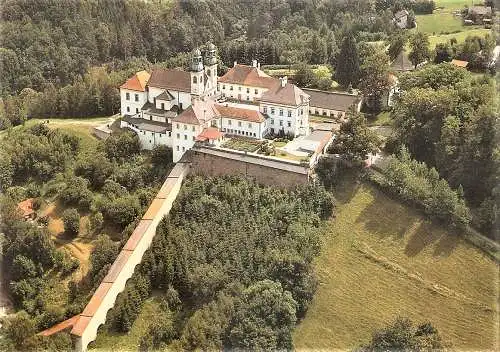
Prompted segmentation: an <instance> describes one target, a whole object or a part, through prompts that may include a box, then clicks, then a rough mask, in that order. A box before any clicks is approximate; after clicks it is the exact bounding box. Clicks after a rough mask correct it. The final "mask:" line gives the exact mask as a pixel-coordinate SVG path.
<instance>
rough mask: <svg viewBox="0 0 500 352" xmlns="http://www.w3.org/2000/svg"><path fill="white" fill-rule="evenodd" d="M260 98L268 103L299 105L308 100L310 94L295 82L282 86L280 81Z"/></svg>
mask: <svg viewBox="0 0 500 352" xmlns="http://www.w3.org/2000/svg"><path fill="white" fill-rule="evenodd" d="M260 100H261V101H263V102H267V103H276V104H285V105H291V106H298V105H300V104H302V103H305V102H306V101H308V100H309V95H308V94H306V93H304V91H303V90H302V89H300V88H299V87H297V86H296V85H295V84H290V83H287V84H285V86H284V87H282V86H281V83H280V82H278V84H276V85H274V87H272V88H270V89H269V90H268V91H267V92H265V93H264V94H262V97H261V98H260Z"/></svg>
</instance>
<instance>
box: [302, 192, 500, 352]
mask: <svg viewBox="0 0 500 352" xmlns="http://www.w3.org/2000/svg"><path fill="white" fill-rule="evenodd" d="M339 189H340V190H341V191H340V192H337V193H336V197H337V199H338V201H339V208H338V212H337V216H336V219H334V220H332V221H331V223H330V229H329V231H328V233H327V235H326V237H325V240H324V246H323V251H322V254H321V255H320V257H319V259H318V260H317V262H316V268H317V271H316V272H317V275H318V278H319V287H318V291H317V292H316V294H315V297H314V299H313V301H312V304H311V306H310V308H309V310H308V312H307V314H306V316H305V318H304V319H303V321H302V322H300V324H299V325H298V326H297V328H296V330H295V334H294V345H295V347H296V348H297V349H298V350H306V349H313V350H321V349H331V348H337V349H342V350H344V349H351V348H354V347H357V346H359V345H360V344H362V343H366V342H367V341H368V340H369V338H370V336H371V334H372V332H373V331H374V330H376V329H380V328H381V327H383V326H384V325H385V324H386V323H388V322H390V321H392V320H394V319H395V318H396V317H397V316H398V315H400V316H407V317H409V318H411V319H412V320H414V321H416V322H423V321H431V322H432V324H434V325H435V326H436V327H437V328H438V330H439V331H440V333H441V335H442V337H443V338H444V340H445V341H447V342H448V343H450V344H451V345H452V346H453V347H454V348H455V349H460V350H498V348H499V345H498V338H497V336H496V332H498V306H497V303H498V288H499V286H498V284H499V283H498V266H497V264H496V263H495V262H494V261H493V260H491V259H490V258H489V257H487V256H486V255H485V254H484V253H483V252H482V251H480V250H479V249H477V248H475V247H473V246H471V245H470V244H468V243H466V242H465V241H464V240H462V239H461V238H460V237H458V236H457V235H456V234H455V233H453V232H450V231H448V230H446V229H444V228H442V227H440V226H439V225H436V224H433V223H431V222H430V221H428V220H426V219H424V218H423V217H422V216H421V215H420V214H419V213H417V212H416V211H414V210H413V209H409V208H408V207H407V206H405V205H403V204H401V203H399V202H397V201H395V200H392V199H390V198H388V197H387V196H385V195H384V194H383V193H381V192H380V191H378V190H377V189H375V188H373V187H372V186H370V185H367V184H362V183H361V184H351V185H344V186H342V187H340V188H339Z"/></svg>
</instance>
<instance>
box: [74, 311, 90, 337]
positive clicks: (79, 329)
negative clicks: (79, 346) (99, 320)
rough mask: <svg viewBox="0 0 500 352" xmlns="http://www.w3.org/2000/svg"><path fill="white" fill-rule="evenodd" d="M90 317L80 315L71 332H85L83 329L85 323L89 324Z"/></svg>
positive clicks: (85, 325) (75, 333)
mask: <svg viewBox="0 0 500 352" xmlns="http://www.w3.org/2000/svg"><path fill="white" fill-rule="evenodd" d="M90 319H92V317H84V316H81V315H80V317H79V318H78V320H77V321H76V323H75V325H74V326H73V329H72V330H71V334H72V335H76V336H82V335H83V333H84V332H85V329H86V328H87V325H89V323H90Z"/></svg>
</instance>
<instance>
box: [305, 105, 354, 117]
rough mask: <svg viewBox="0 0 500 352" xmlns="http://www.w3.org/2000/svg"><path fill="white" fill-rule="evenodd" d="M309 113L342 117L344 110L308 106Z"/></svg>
mask: <svg viewBox="0 0 500 352" xmlns="http://www.w3.org/2000/svg"><path fill="white" fill-rule="evenodd" d="M309 113H310V114H312V115H319V116H326V117H331V118H336V117H344V116H345V112H344V111H339V110H331V109H323V108H317V107H314V106H310V107H309Z"/></svg>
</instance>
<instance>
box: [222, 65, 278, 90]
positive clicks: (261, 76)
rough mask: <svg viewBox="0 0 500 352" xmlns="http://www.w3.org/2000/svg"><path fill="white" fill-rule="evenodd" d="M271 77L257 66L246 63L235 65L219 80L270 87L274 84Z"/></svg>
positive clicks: (273, 79) (274, 79)
mask: <svg viewBox="0 0 500 352" xmlns="http://www.w3.org/2000/svg"><path fill="white" fill-rule="evenodd" d="M276 81H277V79H276V78H273V77H271V76H269V75H267V74H265V73H264V72H263V71H261V70H259V69H258V68H257V67H253V66H247V65H235V66H234V67H231V69H230V70H229V71H227V73H226V74H225V75H224V76H222V77H220V78H219V82H222V83H233V84H241V85H245V86H251V87H261V88H268V89H269V88H271V87H272V86H274V85H275V84H276Z"/></svg>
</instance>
